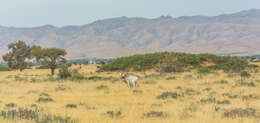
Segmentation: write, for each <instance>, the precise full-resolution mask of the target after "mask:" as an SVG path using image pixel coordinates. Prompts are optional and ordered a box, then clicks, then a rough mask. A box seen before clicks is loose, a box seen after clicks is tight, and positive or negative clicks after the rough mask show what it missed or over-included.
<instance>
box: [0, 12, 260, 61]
mask: <svg viewBox="0 0 260 123" xmlns="http://www.w3.org/2000/svg"><path fill="white" fill-rule="evenodd" d="M18 40H22V41H25V42H27V43H28V44H30V45H41V46H43V47H58V48H63V49H66V50H67V52H68V55H67V57H68V58H80V57H97V58H111V57H112V58H113V57H120V56H128V55H133V54H138V53H150V52H158V51H174V52H188V53H213V54H249V55H253V54H260V10H258V9H251V10H246V11H241V12H238V13H233V14H223V15H219V16H183V17H178V18H173V17H170V16H161V17H158V18H154V19H147V18H140V17H138V18H137V17H136V18H135V17H132V18H128V17H119V18H112V19H105V20H98V21H95V22H93V23H91V24H86V25H82V26H64V27H55V26H52V25H45V26H41V27H33V28H15V27H4V26H0V55H3V54H5V53H6V52H7V51H8V49H7V45H8V44H9V43H10V42H15V41H18Z"/></svg>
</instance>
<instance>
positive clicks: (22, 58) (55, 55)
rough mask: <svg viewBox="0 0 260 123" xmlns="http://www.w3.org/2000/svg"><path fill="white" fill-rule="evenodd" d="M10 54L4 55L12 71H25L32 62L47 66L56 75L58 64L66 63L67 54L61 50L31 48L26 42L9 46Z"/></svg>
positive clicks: (39, 47)
mask: <svg viewBox="0 0 260 123" xmlns="http://www.w3.org/2000/svg"><path fill="white" fill-rule="evenodd" d="M8 49H9V52H8V53H6V54H5V55H3V57H2V58H3V60H4V61H5V62H6V63H7V65H8V66H9V67H10V68H11V69H17V70H20V71H23V70H24V69H26V68H28V67H30V66H31V65H32V61H33V60H36V61H37V63H39V64H41V65H44V66H47V67H48V68H49V69H50V70H51V74H52V75H54V74H55V69H56V68H57V66H58V63H65V62H66V59H65V58H64V56H65V55H66V54H67V52H66V51H65V50H64V49H59V48H42V47H41V46H36V45H34V46H29V45H27V44H26V43H25V42H24V41H18V42H16V43H10V44H8Z"/></svg>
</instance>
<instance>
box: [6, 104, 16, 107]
mask: <svg viewBox="0 0 260 123" xmlns="http://www.w3.org/2000/svg"><path fill="white" fill-rule="evenodd" d="M5 107H8V108H13V107H16V104H15V103H8V104H5Z"/></svg>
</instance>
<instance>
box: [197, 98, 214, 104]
mask: <svg viewBox="0 0 260 123" xmlns="http://www.w3.org/2000/svg"><path fill="white" fill-rule="evenodd" d="M200 102H201V103H202V104H208V103H215V102H216V98H207V99H200Z"/></svg>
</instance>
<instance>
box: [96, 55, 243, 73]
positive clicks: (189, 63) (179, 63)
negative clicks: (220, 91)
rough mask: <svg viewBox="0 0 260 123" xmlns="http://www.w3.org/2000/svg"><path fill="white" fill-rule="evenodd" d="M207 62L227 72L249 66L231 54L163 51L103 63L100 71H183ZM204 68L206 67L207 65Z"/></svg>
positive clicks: (239, 70)
mask: <svg viewBox="0 0 260 123" xmlns="http://www.w3.org/2000/svg"><path fill="white" fill-rule="evenodd" d="M205 62H209V63H213V64H214V65H211V66H207V68H208V69H212V70H224V71H227V72H228V71H232V72H241V71H242V70H244V69H245V68H247V67H248V62H247V61H243V60H241V59H235V58H232V57H229V56H216V55H212V54H187V53H174V52H162V53H153V54H142V55H134V56H128V57H121V58H118V59H116V60H114V61H112V62H110V63H107V64H105V65H102V66H101V67H100V68H99V71H100V72H101V71H118V70H121V71H129V70H130V69H134V70H135V71H144V70H149V69H156V70H158V71H161V72H183V71H184V70H185V69H186V68H190V69H197V68H200V67H202V66H203V63H205ZM203 69H206V67H204V68H203Z"/></svg>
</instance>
